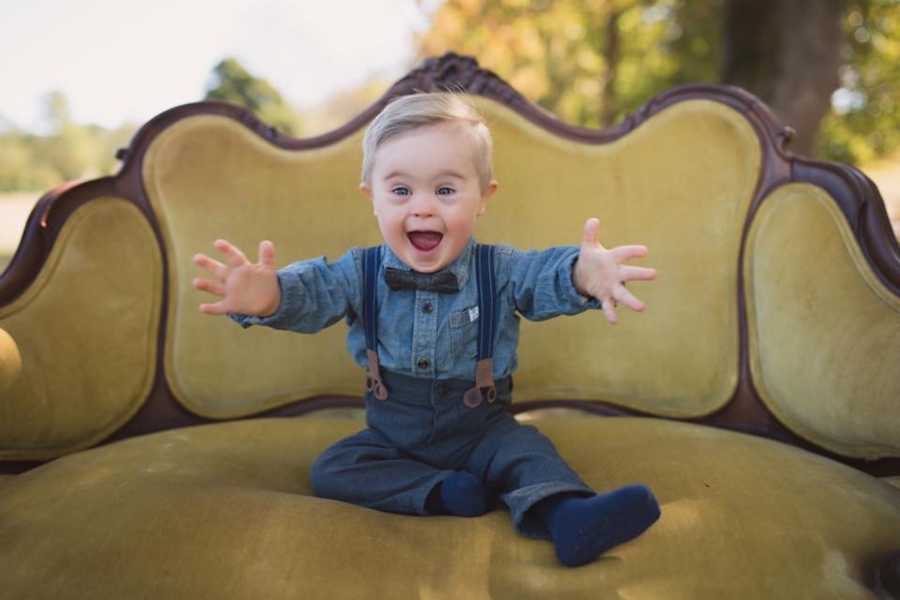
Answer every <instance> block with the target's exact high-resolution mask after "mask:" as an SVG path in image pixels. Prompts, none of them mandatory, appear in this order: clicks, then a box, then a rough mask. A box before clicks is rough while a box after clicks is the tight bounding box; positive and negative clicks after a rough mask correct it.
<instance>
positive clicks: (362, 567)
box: [0, 415, 900, 600]
mask: <svg viewBox="0 0 900 600" xmlns="http://www.w3.org/2000/svg"><path fill="white" fill-rule="evenodd" d="M537 425H538V426H539V427H540V429H541V430H542V431H544V432H545V433H546V434H547V435H549V436H550V437H551V439H552V440H553V441H554V443H555V444H556V445H557V446H558V448H559V449H560V452H561V454H562V455H563V456H564V457H565V458H566V459H567V460H568V461H569V462H570V463H571V464H572V465H573V466H574V468H575V469H576V470H578V471H579V472H580V473H582V474H583V476H584V478H585V480H586V481H587V482H588V483H589V484H591V485H592V486H595V487H597V488H598V489H607V488H611V487H615V486H620V485H624V484H628V483H631V482H644V483H647V484H648V485H650V486H651V487H652V488H653V489H654V491H655V493H656V495H657V497H658V498H659V500H660V504H661V506H662V517H661V519H660V521H659V522H658V523H657V524H656V525H655V526H654V527H652V528H651V529H650V530H649V531H648V532H647V533H646V534H644V535H643V536H641V537H640V538H638V539H637V540H635V541H633V542H629V543H627V544H625V545H623V546H620V547H618V548H615V549H614V550H612V551H611V552H609V553H608V554H607V555H605V556H604V557H603V558H602V559H600V560H599V561H597V562H596V563H594V564H591V565H589V566H586V567H582V568H579V569H574V570H573V569H569V568H566V567H563V566H561V565H559V564H558V563H557V562H556V559H555V557H554V555H553V550H552V546H551V545H550V544H549V543H547V542H544V541H537V540H530V539H527V538H525V537H522V536H520V535H518V534H516V533H515V532H514V530H513V528H512V526H511V524H510V522H509V516H508V514H507V513H506V512H505V511H503V510H496V511H494V512H491V513H489V514H487V515H485V516H483V517H478V518H474V519H465V518H456V517H410V516H401V515H394V514H388V513H381V512H377V511H373V510H368V509H363V508H359V507H355V506H352V505H348V504H343V503H339V502H335V501H331V500H323V499H318V498H314V497H312V496H310V487H309V481H308V475H309V468H310V465H311V462H312V461H313V459H314V458H315V456H316V455H317V454H318V453H319V452H321V451H322V450H323V449H324V448H325V446H326V445H328V444H330V443H332V442H333V441H335V440H337V439H338V438H339V437H341V436H345V435H348V434H350V433H352V432H353V431H355V430H357V429H358V428H359V427H360V426H361V423H360V422H359V421H355V420H351V419H327V418H320V417H315V416H309V417H304V418H300V419H255V420H250V421H241V422H233V423H227V424H215V425H207V426H201V427H194V428H189V429H181V430H174V431H169V432H164V433H159V434H154V435H150V436H142V437H138V438H134V439H131V440H127V441H124V442H117V443H116V444H113V445H109V446H105V447H101V448H96V449H92V450H88V451H84V452H80V453H78V454H75V455H72V456H69V457H66V458H63V459H60V460H57V461H55V462H53V463H50V464H48V465H45V466H43V467H40V468H38V469H35V470H33V471H30V472H28V473H25V474H23V475H19V476H17V478H16V479H17V481H16V482H15V484H14V485H11V486H10V485H7V486H2V485H0V564H3V565H5V566H6V567H7V568H6V569H4V571H5V573H4V585H3V588H2V590H0V597H4V598H31V599H34V600H40V599H42V598H54V599H55V598H60V597H69V596H70V595H71V591H72V590H77V594H78V597H82V598H92V599H95V600H105V599H118V598H132V597H154V598H173V599H174V598H218V599H231V598H233V599H242V598H267V599H272V600H275V599H278V598H310V599H313V598H323V599H325V598H327V599H329V600H331V599H335V598H423V599H429V598H493V599H503V598H509V599H511V600H521V599H523V598H563V597H579V598H582V597H591V598H630V599H644V598H646V599H657V598H666V599H689V600H704V599H716V600H718V599H720V598H726V597H728V598H791V599H792V600H801V599H804V598H810V599H813V598H814V599H816V600H826V599H829V598H834V599H838V598H839V599H842V600H848V599H855V598H859V599H862V598H874V596H873V595H872V593H871V592H870V591H869V590H868V587H867V579H868V578H869V576H870V568H871V566H872V565H871V561H872V560H874V559H876V558H877V557H878V556H879V555H880V554H883V553H884V552H887V551H888V550H890V549H892V548H895V547H896V543H897V540H898V539H900V490H897V489H895V488H893V487H891V486H889V485H886V484H884V483H882V482H879V481H878V480H877V479H874V478H872V477H870V476H868V475H865V474H863V473H861V472H859V471H857V470H854V469H851V468H849V467H846V466H843V465H841V464H838V463H836V462H833V461H831V460H828V459H826V458H822V457H819V456H816V455H813V454H810V453H808V452H805V451H803V450H798V449H796V448H792V447H789V446H786V445H783V444H780V443H777V442H773V441H770V440H764V439H760V438H755V437H751V436H746V435H742V434H737V433H732V432H727V431H720V430H714V429H711V428H708V427H703V426H698V425H691V424H685V423H677V422H671V421H663V420H656V419H650V418H614V419H609V418H602V417H588V416H585V415H575V416H562V417H547V418H543V419H540V420H538V421H537ZM813 507H814V509H813ZM10 567H11V568H10Z"/></svg>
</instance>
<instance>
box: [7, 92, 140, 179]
mask: <svg viewBox="0 0 900 600" xmlns="http://www.w3.org/2000/svg"><path fill="white" fill-rule="evenodd" d="M44 108H45V111H46V113H47V121H48V123H49V124H50V132H49V133H48V134H46V135H36V134H33V133H29V132H25V131H20V130H18V129H16V128H14V127H9V126H7V127H6V128H5V130H4V131H3V132H0V192H13V191H37V190H46V189H48V188H51V187H53V186H56V185H58V184H60V183H62V182H65V181H71V180H74V179H88V178H91V177H100V176H103V175H110V174H112V173H113V172H114V171H115V169H116V168H117V167H118V164H119V163H118V162H117V161H116V159H115V152H116V150H117V149H118V148H121V147H122V146H126V145H127V144H128V140H129V139H130V138H131V136H132V135H133V134H134V131H135V127H134V126H132V125H123V126H121V127H119V128H117V129H113V130H108V129H104V128H102V127H97V126H92V125H79V124H77V123H75V122H73V121H72V119H71V113H70V111H69V104H68V101H67V99H66V97H65V95H64V94H62V93H61V92H51V93H50V94H48V95H47V96H46V97H45V98H44Z"/></svg>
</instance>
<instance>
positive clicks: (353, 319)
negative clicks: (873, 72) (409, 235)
mask: <svg viewBox="0 0 900 600" xmlns="http://www.w3.org/2000/svg"><path fill="white" fill-rule="evenodd" d="M382 248H383V252H382V256H383V260H382V264H381V267H380V268H379V273H378V277H377V279H376V280H377V287H378V291H377V294H378V296H377V297H378V360H379V363H380V364H381V367H382V368H384V369H387V370H390V371H395V372H398V373H402V374H405V375H411V376H413V377H423V378H430V379H467V380H473V379H474V378H475V359H476V355H477V338H478V319H479V316H480V315H478V285H477V282H476V280H475V261H474V256H475V252H474V248H475V241H474V239H470V240H469V242H468V244H467V245H466V247H465V248H464V249H463V251H462V253H461V254H460V255H459V256H458V257H457V258H456V260H454V261H453V262H452V263H451V264H449V265H447V266H446V267H445V269H446V270H449V271H451V272H452V273H454V274H455V275H456V278H457V281H458V282H459V291H458V292H456V293H450V294H445V293H438V292H429V291H424V290H396V291H395V290H392V289H390V288H389V287H388V285H387V284H386V283H385V281H384V267H394V268H398V269H404V270H407V271H408V270H410V268H409V266H407V265H406V264H404V263H403V262H402V261H401V260H400V259H399V258H397V256H396V255H395V254H394V253H393V252H392V251H391V249H390V247H389V246H388V245H387V244H384V245H383V246H382ZM578 252H579V248H578V247H576V246H559V247H553V248H548V249H546V250H541V251H538V250H530V251H522V250H518V249H515V248H512V247H509V246H497V249H496V253H495V269H496V277H497V288H496V289H497V296H498V298H497V303H498V305H499V307H498V308H499V312H498V319H497V332H496V337H495V341H494V378H495V379H499V378H502V377H505V376H506V375H510V374H511V373H512V372H513V371H515V370H516V366H517V356H516V348H517V345H518V341H519V318H520V317H519V315H521V316H523V317H525V318H526V319H529V320H532V321H542V320H544V319H550V318H552V317H556V316H559V315H575V314H578V313H581V312H583V311H585V310H587V309H591V308H593V309H597V308H600V302H599V301H598V300H596V299H594V298H586V297H584V296H582V295H581V294H579V293H578V291H577V290H576V289H575V286H574V284H573V282H572V269H573V267H574V264H575V260H576V259H577V258H578ZM363 253H364V250H363V249H362V248H353V249H351V250H350V251H348V252H347V253H346V254H345V255H344V256H342V257H341V258H340V259H339V260H337V261H336V262H333V263H329V262H328V261H327V259H326V258H325V257H324V256H322V257H319V258H315V259H310V260H303V261H299V262H295V263H293V264H291V265H288V266H286V267H284V268H282V269H280V270H279V271H278V284H279V287H280V288H281V304H280V305H279V307H278V309H277V310H276V311H275V313H273V314H272V315H269V316H267V317H257V316H249V315H242V314H231V315H230V316H231V318H232V319H234V320H235V321H237V322H238V323H239V324H240V325H241V326H243V327H250V326H251V325H266V326H268V327H274V328H276V329H286V330H290V331H296V332H300V333H315V332H317V331H319V330H321V329H324V328H325V327H328V326H329V325H333V324H334V323H336V322H337V321H339V320H340V319H342V318H343V319H345V320H346V322H347V325H348V326H349V331H348V332H347V349H348V350H349V351H350V354H351V355H352V356H353V359H354V360H355V361H356V363H357V364H358V365H360V366H361V367H363V368H365V366H366V364H367V360H366V336H365V329H364V328H363V325H362V322H361V319H360V318H359V317H360V316H361V315H362V303H363V298H362V279H361V278H362V258H363Z"/></svg>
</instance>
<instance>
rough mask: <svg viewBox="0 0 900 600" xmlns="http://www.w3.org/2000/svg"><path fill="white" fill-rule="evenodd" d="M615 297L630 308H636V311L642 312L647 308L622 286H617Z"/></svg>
mask: <svg viewBox="0 0 900 600" xmlns="http://www.w3.org/2000/svg"><path fill="white" fill-rule="evenodd" d="M616 299H617V300H618V301H619V302H621V303H622V304H624V305H625V306H627V307H628V308H630V309H631V310H636V311H637V312H642V311H644V310H645V309H646V308H647V305H646V304H644V303H643V302H641V301H640V300H638V299H637V298H636V297H635V296H634V294H632V293H631V292H629V291H628V290H627V289H625V288H624V287H621V288H619V290H618V291H617V293H616Z"/></svg>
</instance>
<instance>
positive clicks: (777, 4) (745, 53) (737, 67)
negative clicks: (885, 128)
mask: <svg viewBox="0 0 900 600" xmlns="http://www.w3.org/2000/svg"><path fill="white" fill-rule="evenodd" d="M844 8H845V0H726V3H725V10H724V23H723V32H724V36H723V38H724V39H723V41H724V50H725V51H724V56H723V62H722V70H721V79H722V82H723V83H729V84H733V85H738V86H740V87H743V88H745V89H747V90H749V91H750V92H752V93H754V94H756V95H757V96H759V97H760V98H761V99H762V100H763V101H764V102H765V103H766V104H768V105H769V106H770V107H771V108H772V109H773V110H774V111H775V114H776V115H778V117H779V118H780V119H781V120H782V121H783V122H784V124H785V125H790V126H791V127H793V128H794V129H796V130H797V137H796V139H795V140H794V141H793V142H792V149H793V151H794V152H796V153H797V154H804V155H810V154H812V152H813V148H814V147H815V141H816V133H817V132H818V129H819V124H820V122H821V121H822V118H823V117H824V116H825V114H826V113H827V112H828V110H829V108H830V106H831V94H832V92H834V90H835V89H837V87H838V85H839V80H838V69H839V67H840V51H841V43H842V34H841V17H842V15H843V12H844Z"/></svg>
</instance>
